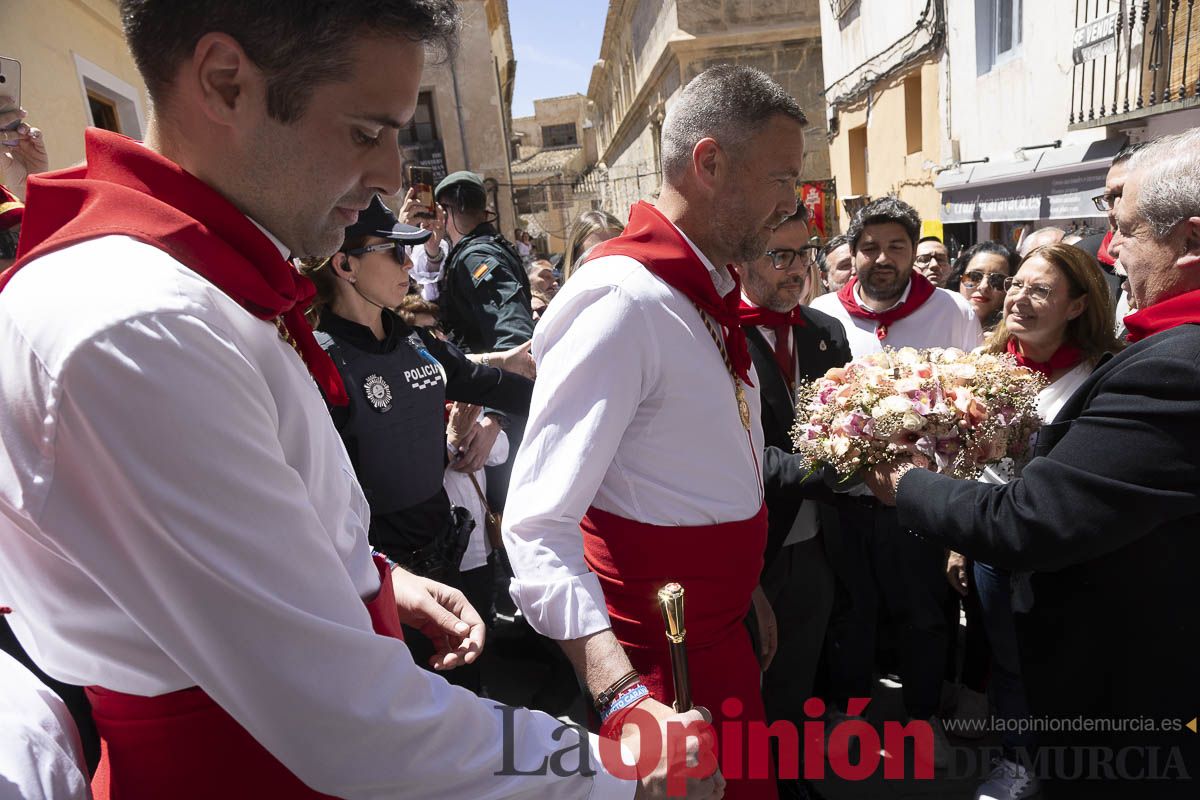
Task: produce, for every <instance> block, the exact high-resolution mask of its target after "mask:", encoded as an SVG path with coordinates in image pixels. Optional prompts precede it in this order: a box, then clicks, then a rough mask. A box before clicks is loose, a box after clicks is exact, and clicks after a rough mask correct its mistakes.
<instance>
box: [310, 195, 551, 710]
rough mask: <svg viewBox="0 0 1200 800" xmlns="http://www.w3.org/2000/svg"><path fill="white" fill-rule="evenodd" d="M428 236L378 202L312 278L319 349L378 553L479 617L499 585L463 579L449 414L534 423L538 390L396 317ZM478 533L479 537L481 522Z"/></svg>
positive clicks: (470, 468)
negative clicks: (452, 494)
mask: <svg viewBox="0 0 1200 800" xmlns="http://www.w3.org/2000/svg"><path fill="white" fill-rule="evenodd" d="M429 236H430V232H429V231H427V230H421V229H420V228H414V227H411V226H409V225H402V224H400V223H398V222H397V221H396V217H395V216H394V215H393V214H392V212H391V211H390V210H389V209H388V208H387V207H386V206H385V205H384V204H383V202H382V201H381V200H380V199H379V198H378V197H376V198H375V199H374V200H372V202H371V205H370V206H369V207H368V208H367V209H366V210H365V211H363V212H362V213H361V214H360V215H359V218H358V221H357V222H356V223H355V224H353V225H351V226H350V227H348V228H347V229H346V238H345V241H344V243H343V244H342V248H341V249H340V250H339V251H338V252H337V253H335V254H334V255H333V257H332V258H330V259H329V260H328V261H326V262H324V263H322V264H320V265H317V266H315V267H314V268H311V269H310V268H306V269H305V270H304V272H305V273H306V274H307V275H308V276H309V278H311V279H312V281H313V283H314V284H315V285H316V287H317V297H316V302H315V303H314V311H315V312H316V313H317V314H318V315H319V321H318V323H317V341H319V342H320V343H321V346H322V347H324V348H325V350H326V351H327V352H328V353H329V354H330V356H332V357H333V360H334V363H335V364H337V367H338V371H339V372H340V373H341V376H342V382H343V384H344V385H345V387H346V393H347V394H348V395H349V397H350V403H349V405H348V406H330V409H329V410H330V413H331V415H332V416H333V422H334V425H335V426H336V427H337V429H338V432H339V433H340V434H341V436H342V441H343V442H344V443H345V445H346V451H347V453H349V455H350V460H351V462H353V464H354V469H355V472H356V473H357V476H358V480H359V483H360V484H361V485H362V488H363V491H364V493H365V494H366V497H367V500H368V501H369V502H370V506H371V521H370V527H369V538H370V541H371V544H372V546H374V547H375V548H376V549H377V550H380V551H382V552H383V553H385V554H386V555H387V556H388V557H389V558H391V559H392V560H393V561H396V562H397V563H399V564H400V565H402V566H404V567H405V568H406V569H408V570H409V571H410V572H415V573H416V574H418V575H422V576H423V577H427V578H432V579H434V580H438V581H441V582H442V583H446V584H449V585H451V586H454V587H456V588H459V589H462V590H463V593H464V594H465V595H466V596H467V599H468V600H470V601H471V602H472V604H473V605H476V608H479V607H480V603H484V604H485V603H486V599H487V598H488V596H489V594H490V584H491V579H490V575H487V576H482V575H481V576H476V575H468V576H466V578H467V579H466V580H464V576H463V575H462V574H460V572H459V565H460V562H461V558H462V554H463V551H464V550H465V549H466V546H467V543H468V540H469V537H470V536H471V535H475V534H473V533H472V530H471V525H470V522H471V521H470V516H469V514H463V513H461V511H456V510H455V509H452V507H451V505H450V500H449V498H448V497H447V495H446V492H445V489H444V488H443V487H442V473H443V470H444V469H445V467H446V465H447V463H448V461H447V449H446V422H445V404H446V400H462V401H465V402H468V403H474V404H477V405H481V406H487V407H489V409H498V410H499V411H502V412H508V413H512V414H519V415H525V414H527V413H528V412H529V399H530V397H531V395H532V392H533V383H532V381H530V380H529V379H527V378H523V377H520V376H518V375H514V374H512V373H508V372H504V371H502V370H500V369H497V368H495V367H488V366H482V365H480V364H476V363H474V362H472V361H470V360H469V359H468V358H467V357H466V356H465V355H464V354H463V353H462V352H461V351H460V350H458V348H456V347H454V346H453V345H451V344H449V343H448V342H444V341H441V340H439V339H437V338H436V337H434V336H433V335H432V334H431V333H430V332H428V331H426V330H422V329H417V328H412V327H410V326H409V325H408V324H406V323H405V322H404V321H403V320H402V319H401V318H400V317H399V316H398V315H397V314H395V313H394V312H393V309H394V308H396V307H397V306H399V305H400V304H401V302H402V301H403V300H404V297H405V295H406V294H407V293H408V288H409V271H410V270H411V269H412V261H411V260H410V256H409V252H408V248H409V247H410V246H416V245H419V244H422V243H423V242H424V241H425V240H426V239H428V238H429ZM496 417H497V415H496V414H495V412H490V413H488V414H487V415H486V416H485V418H484V419H483V420H482V421H481V423H480V425H479V427H478V428H477V429H474V431H473V432H474V434H475V435H474V436H473V438H472V439H471V441H469V442H465V443H463V445H462V446H461V447H460V448H459V450H458V453H457V456H456V459H455V468H456V469H460V470H461V471H463V472H474V471H476V470H478V469H479V468H480V467H482V466H483V463H484V461H485V460H486V459H487V456H488V454H489V453H490V452H491V449H492V443H493V442H494V441H495V439H496V437H497V435H498V434H499V430H500V421H499V420H498V419H497V418H496ZM476 523H477V524H476V530H477V531H478V534H477V535H481V536H482V535H483V527H482V521H478V520H477V521H476ZM471 572H472V573H474V572H475V570H472V571H471ZM476 584H479V585H476ZM483 607H485V608H486V605H483ZM405 638H406V640H407V641H408V642H409V646H410V649H411V650H412V652H413V658H414V660H416V662H417V663H418V664H421V663H425V662H427V661H428V660H429V659H430V658H431V657H432V655H433V653H434V648H433V645H432V644H431V643H430V642H429V641H428V640H427V639H425V638H424V637H422V636H421V635H419V634H418V633H417V632H416V631H406V637H405ZM429 663H430V664H432V662H431V661H430V662H429ZM478 665H479V662H478V660H476V661H475V662H474V663H473V664H471V665H468V666H467V667H464V668H460V669H457V670H455V671H454V672H453V673H450V675H448V676H447V677H448V679H450V680H451V681H452V682H453V683H458V684H459V685H462V686H466V687H467V688H470V689H474V690H476V691H477V690H478V689H479V670H478Z"/></svg>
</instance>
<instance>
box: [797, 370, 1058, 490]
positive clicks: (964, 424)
mask: <svg viewBox="0 0 1200 800" xmlns="http://www.w3.org/2000/svg"><path fill="white" fill-rule="evenodd" d="M1044 386H1045V378H1043V377H1042V376H1041V375H1039V374H1037V373H1035V372H1032V371H1031V370H1027V369H1025V368H1023V367H1019V366H1017V363H1016V361H1015V360H1014V359H1013V358H1012V357H1011V356H1008V355H992V354H987V353H964V352H963V351H962V350H958V349H956V348H948V349H944V350H943V349H937V348H935V349H931V350H916V349H914V348H911V347H904V348H901V349H899V350H892V349H890V348H886V349H884V350H883V351H882V352H880V353H873V354H871V355H868V356H863V357H861V358H856V359H854V360H853V361H851V362H850V363H849V364H847V365H846V366H845V367H841V368H837V369H831V370H829V371H828V372H826V373H825V376H824V377H822V378H818V379H817V380H815V381H813V382H812V383H811V384H809V385H807V386H802V387H800V388H798V390H797V398H796V425H795V427H794V428H793V429H792V440H793V442H794V444H795V446H796V452H797V453H799V454H800V455H803V456H806V457H807V458H808V460H809V463H810V464H811V465H812V466H813V468H814V469H815V468H817V467H819V466H821V465H822V464H828V465H829V466H830V467H831V468H832V469H833V470H834V471H835V472H836V473H837V474H838V476H839V477H840V478H842V479H843V480H848V479H850V478H851V477H853V476H854V474H855V473H856V472H858V471H859V470H861V469H863V468H869V467H873V466H876V465H879V464H884V463H887V462H889V461H894V460H895V459H897V458H898V457H900V456H903V455H907V456H911V457H912V459H913V461H914V462H916V463H917V464H918V465H919V466H927V467H929V468H930V469H935V470H936V471H938V472H941V473H944V474H946V475H953V476H954V477H957V478H975V477H978V475H979V473H980V472H981V471H982V470H983V468H984V467H985V466H987V465H988V464H992V463H995V462H997V461H1000V460H1001V459H1002V458H1005V457H1012V456H1018V455H1020V454H1022V453H1023V452H1024V451H1025V450H1026V449H1027V447H1028V446H1029V440H1030V437H1031V436H1032V435H1033V434H1034V433H1035V432H1036V431H1037V429H1038V427H1040V425H1041V420H1040V418H1039V417H1038V414H1037V397H1038V392H1039V391H1040V390H1041V389H1042V388H1043V387H1044Z"/></svg>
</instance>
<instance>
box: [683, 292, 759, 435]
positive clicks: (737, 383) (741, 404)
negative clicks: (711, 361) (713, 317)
mask: <svg viewBox="0 0 1200 800" xmlns="http://www.w3.org/2000/svg"><path fill="white" fill-rule="evenodd" d="M692 305H695V303H693V304H692ZM696 311H698V312H699V313H700V319H701V320H702V321H703V322H704V327H705V328H706V329H707V330H708V335H709V336H711V337H712V340H713V344H715V345H716V346H717V351H718V352H719V353H720V354H721V360H723V361H724V362H725V369H727V370H728V371H729V377H730V378H731V379H732V380H733V396H734V397H736V398H737V407H738V415H739V416H740V417H741V418H742V427H743V428H745V429H746V430H750V404H749V403H748V402H746V392H745V390H744V389H742V379H741V378H739V377H738V374H737V372H736V371H735V370H734V368H733V362H732V361H730V360H729V352H728V351H727V350H726V349H725V342H724V341H723V340H722V339H721V337H720V336H717V332H716V330H714V329H713V326H712V323H711V322H709V321H708V315H707V314H705V313H704V312H703V311H701V310H700V306H696Z"/></svg>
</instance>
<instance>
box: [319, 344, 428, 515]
mask: <svg viewBox="0 0 1200 800" xmlns="http://www.w3.org/2000/svg"><path fill="white" fill-rule="evenodd" d="M316 337H317V341H318V342H319V343H320V344H321V347H323V348H325V350H326V352H328V353H329V355H330V356H332V357H333V361H334V363H335V364H337V367H338V372H340V373H341V375H342V381H343V382H344V383H345V385H346V394H348V395H349V396H350V409H349V414H348V418H347V420H346V423H345V424H344V425H343V426H342V427H341V430H340V431H339V432H340V433H341V435H342V441H343V442H345V444H346V450H347V452H349V454H350V458H351V460H352V461H353V462H354V470H355V472H356V473H357V475H358V482H359V483H360V484H361V485H362V488H363V492H364V493H365V494H366V496H367V501H368V502H369V503H370V504H371V515H372V516H373V517H374V516H378V515H381V514H390V513H392V512H395V511H399V510H401V509H405V508H409V507H410V506H414V505H416V504H417V503H420V502H421V501H423V500H428V499H429V498H430V497H432V496H433V495H434V494H435V493H436V492H437V491H438V490H439V489H441V487H442V473H443V471H444V469H445V465H446V439H445V434H446V424H445V419H446V416H445V408H446V377H445V371H444V370H443V369H442V367H441V365H440V364H439V363H438V362H437V360H436V359H435V358H434V357H433V356H432V355H431V354H430V353H429V351H428V350H427V349H426V348H425V345H424V343H423V342H422V341H421V339H420V337H419V336H418V335H417V334H416V333H415V332H412V333H409V335H408V337H407V338H406V339H405V340H402V341H401V342H400V343H399V345H398V346H397V347H396V349H395V350H393V351H391V352H390V353H367V352H364V351H362V350H359V349H358V348H357V347H354V346H353V345H351V344H348V343H347V342H345V341H344V340H341V339H334V337H332V336H330V335H329V334H328V333H324V332H320V331H318V332H317V334H316Z"/></svg>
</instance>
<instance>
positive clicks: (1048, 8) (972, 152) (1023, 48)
mask: <svg viewBox="0 0 1200 800" xmlns="http://www.w3.org/2000/svg"><path fill="white" fill-rule="evenodd" d="M977 5H978V4H977V3H976V2H972V0H950V1H949V2H947V3H946V6H947V12H946V13H947V20H946V23H947V49H948V50H949V54H950V78H949V79H950V106H949V107H950V138H951V139H958V141H959V144H960V148H961V150H960V156H961V158H962V159H963V160H964V161H965V160H972V159H977V158H983V157H984V156H989V157H990V158H991V159H992V161H991V164H989V166H993V165H995V164H997V163H998V162H1011V161H1013V160H1014V159H1013V151H1014V150H1016V148H1018V147H1022V146H1024V145H1034V144H1045V143H1048V142H1052V141H1054V140H1055V139H1062V140H1063V145H1064V146H1067V145H1073V144H1087V143H1089V142H1093V141H1096V140H1098V139H1103V138H1105V129H1104V128H1103V127H1099V128H1093V129H1090V130H1083V131H1074V132H1068V130H1067V124H1068V118H1069V115H1070V113H1071V65H1072V62H1071V34H1072V32H1073V31H1074V29H1075V3H1074V1H1073V0H1024V2H1023V3H1022V6H1023V7H1024V24H1023V26H1022V27H1023V37H1022V42H1021V45H1020V48H1019V50H1018V52H1017V53H1016V54H1015V55H1014V56H1013V57H1011V58H1008V59H1007V60H1004V61H1002V62H1001V63H1000V64H998V65H996V66H994V67H992V68H991V70H990V71H988V72H986V73H984V74H983V75H979V74H977V73H978V66H977V61H976V38H975V31H976V20H975V8H976V6H977ZM946 144H947V146H948V145H949V143H948V142H947V143H946Z"/></svg>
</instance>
